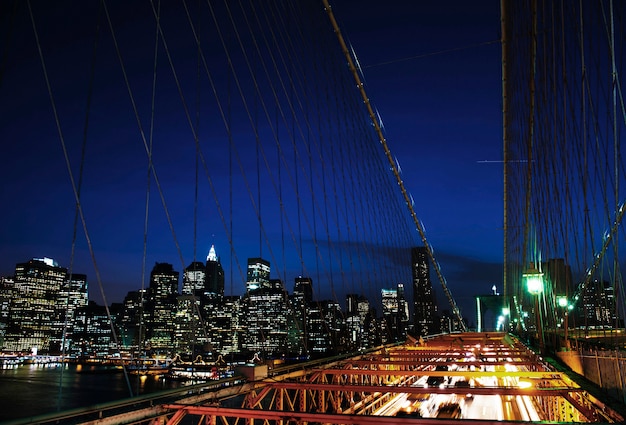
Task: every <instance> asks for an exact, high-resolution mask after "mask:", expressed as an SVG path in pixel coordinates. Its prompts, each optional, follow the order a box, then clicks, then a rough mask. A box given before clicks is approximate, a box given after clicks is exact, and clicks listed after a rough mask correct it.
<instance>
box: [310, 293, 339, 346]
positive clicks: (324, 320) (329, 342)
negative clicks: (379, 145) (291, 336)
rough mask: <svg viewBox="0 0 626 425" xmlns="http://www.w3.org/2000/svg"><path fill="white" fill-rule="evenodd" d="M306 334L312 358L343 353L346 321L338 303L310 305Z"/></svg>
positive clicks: (323, 302) (325, 302)
mask: <svg viewBox="0 0 626 425" xmlns="http://www.w3.org/2000/svg"><path fill="white" fill-rule="evenodd" d="M307 333H308V341H307V343H308V348H309V351H310V353H311V355H312V356H314V357H323V356H325V355H329V354H334V353H340V352H343V350H344V349H345V346H346V321H345V318H344V316H343V313H342V311H341V306H340V305H339V303H337V302H335V301H332V300H322V301H317V302H313V303H311V306H310V308H309V316H308V327H307Z"/></svg>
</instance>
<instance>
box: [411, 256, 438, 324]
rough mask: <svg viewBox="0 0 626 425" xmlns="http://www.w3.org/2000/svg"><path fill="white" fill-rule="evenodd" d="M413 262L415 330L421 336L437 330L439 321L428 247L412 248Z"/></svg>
mask: <svg viewBox="0 0 626 425" xmlns="http://www.w3.org/2000/svg"><path fill="white" fill-rule="evenodd" d="M411 262H412V272H413V305H414V312H413V320H414V324H415V332H416V333H417V334H418V335H420V336H426V335H429V334H433V333H435V332H436V329H435V324H436V322H437V321H436V316H437V304H436V302H435V297H434V294H433V285H432V282H431V280H430V263H429V261H428V251H427V250H426V248H425V247H415V248H413V249H412V250H411Z"/></svg>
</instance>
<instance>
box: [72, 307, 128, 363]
mask: <svg viewBox="0 0 626 425" xmlns="http://www.w3.org/2000/svg"><path fill="white" fill-rule="evenodd" d="M121 309H122V305H121V304H116V303H114V304H112V305H111V306H110V307H109V309H108V310H107V308H106V307H105V306H101V305H98V304H96V303H95V302H94V301H89V304H87V306H85V307H79V308H77V309H76V325H75V327H74V342H73V345H74V346H76V347H78V348H79V349H78V350H77V351H78V352H79V353H80V354H79V355H80V356H81V357H90V358H105V357H109V356H111V355H113V354H119V347H117V345H116V343H115V338H114V337H113V332H112V331H111V322H115V321H116V320H117V316H118V315H119V313H120V310H121ZM109 313H110V316H109Z"/></svg>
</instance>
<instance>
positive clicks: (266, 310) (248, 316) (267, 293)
mask: <svg viewBox="0 0 626 425" xmlns="http://www.w3.org/2000/svg"><path fill="white" fill-rule="evenodd" d="M255 260H258V259H255ZM248 270H250V269H248ZM267 285H269V280H268V282H267ZM281 286H282V285H281ZM242 303H243V317H242V318H243V325H244V327H245V335H246V336H245V338H243V339H242V340H241V348H242V349H243V350H245V351H248V352H252V353H256V352H261V353H263V354H264V355H272V354H284V353H286V352H287V351H288V344H287V335H288V321H287V319H288V316H289V315H290V314H291V313H290V312H289V307H288V303H287V292H286V291H284V290H282V289H278V288H276V287H273V288H272V287H267V286H262V287H260V288H258V289H254V290H253V289H250V290H249V292H247V293H246V295H245V296H244V298H243V300H242Z"/></svg>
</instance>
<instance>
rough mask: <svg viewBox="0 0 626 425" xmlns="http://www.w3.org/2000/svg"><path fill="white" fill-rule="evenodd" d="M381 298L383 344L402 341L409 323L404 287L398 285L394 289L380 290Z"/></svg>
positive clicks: (400, 284)
mask: <svg viewBox="0 0 626 425" xmlns="http://www.w3.org/2000/svg"><path fill="white" fill-rule="evenodd" d="M381 297H382V305H383V319H384V320H383V322H384V324H385V331H384V332H383V333H382V337H383V344H386V343H391V342H398V341H404V340H405V339H406V328H407V325H408V322H409V306H408V303H407V302H406V299H405V298H404V285H403V284H402V283H399V284H398V286H397V288H396V289H382V290H381Z"/></svg>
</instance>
